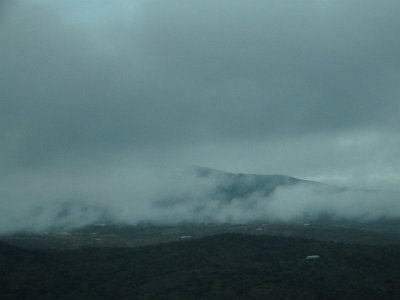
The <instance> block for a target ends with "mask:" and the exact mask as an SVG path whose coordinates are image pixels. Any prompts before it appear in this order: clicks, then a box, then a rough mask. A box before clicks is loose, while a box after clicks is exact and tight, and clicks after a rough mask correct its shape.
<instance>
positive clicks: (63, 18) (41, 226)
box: [0, 0, 400, 233]
mask: <svg viewBox="0 0 400 300" xmlns="http://www.w3.org/2000/svg"><path fill="white" fill-rule="evenodd" d="M399 10H400V2H399V1H394V0H383V1H376V0H362V1H361V0H355V1H348V0H335V1H333V0H324V1H322V0H321V1H316V0H310V1H295V0H287V1H283V0H269V1H241V0H219V1H215V0H202V1H184V3H183V1H181V0H168V1H164V0H114V1H108V0H96V1H89V0H87V1H79V0H68V1H67V0H41V1H38V0H24V1H12V0H3V1H0V45H1V47H0V66H1V68H0V141H1V143H0V232H2V233H6V232H15V231H20V230H31V231H45V230H48V228H52V227H56V228H74V227H80V226H84V225H86V224H92V223H96V222H109V223H121V224H137V223H140V222H152V223H156V224H171V223H179V222H195V223H199V222H233V223H235V222H236V223H238V222H254V221H257V220H268V221H271V222H306V221H309V220H315V219H318V218H321V216H324V217H327V216H329V218H332V219H354V220H361V221H365V220H376V219H381V218H395V217H399V216H400V201H399V195H400V193H399V186H400V175H399V172H398V170H399V169H400V156H399V155H398V149H400V136H399V134H398V133H399V130H400V121H399V120H400V113H399V112H400V110H399V109H398V108H399V101H398V99H399V98H400V90H399V88H398V82H399V76H400V75H399V72H398V70H400V59H399V53H400V42H399V41H400V40H399V38H398V30H397V28H400V23H399V22H400V21H399V20H400V19H399V18H398V15H397V14H396V12H398V11H399ZM187 165H199V166H208V167H211V168H216V169H220V170H226V171H228V172H230V173H224V172H218V171H215V170H209V169H208V170H207V169H198V170H197V171H193V170H189V171H188V170H185V171H182V170H181V166H187ZM239 173H242V174H239ZM248 174H283V175H262V176H257V175H248ZM284 175H290V176H294V178H293V177H287V176H284ZM296 178H299V179H296ZM302 179H309V180H310V181H304V180H302ZM311 181H312V182H311ZM316 182H321V183H327V184H331V186H329V185H324V184H317V183H316ZM334 186H337V187H348V188H335V187H334ZM381 190H382V191H381ZM383 190H388V191H389V192H384V191H383ZM392 191H393V192H392Z"/></svg>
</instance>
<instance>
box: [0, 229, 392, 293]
mask: <svg viewBox="0 0 400 300" xmlns="http://www.w3.org/2000/svg"><path fill="white" fill-rule="evenodd" d="M313 254H318V255H320V257H321V258H320V259H319V260H313V261H308V260H305V257H306V256H308V255H313ZM399 258H400V247H399V246H366V245H363V246H362V245H350V244H340V243H333V242H321V241H314V240H307V239H298V238H288V237H271V236H253V235H242V234H223V235H217V236H211V237H205V238H202V239H199V240H188V241H181V242H172V243H166V244H159V245H154V246H146V247H139V248H82V249H77V250H65V251H55V250H27V249H22V248H18V247H14V246H10V245H7V244H0V299H52V300H53V299H74V300H75V299H335V300H337V299H346V300H348V299H363V300H368V299H400V259H399Z"/></svg>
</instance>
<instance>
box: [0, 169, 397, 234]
mask: <svg viewBox="0 0 400 300" xmlns="http://www.w3.org/2000/svg"><path fill="white" fill-rule="evenodd" d="M118 178H119V177H117V178H113V177H112V176H110V177H109V179H110V180H109V181H108V182H107V181H103V180H99V179H97V180H98V182H96V181H94V180H93V179H92V181H91V183H90V184H88V185H87V186H76V188H77V187H79V189H75V192H74V193H71V194H67V195H62V194H60V193H59V192H58V191H59V189H57V192H54V191H53V192H52V190H51V189H50V187H47V192H48V193H47V194H44V193H39V192H38V187H37V186H32V188H33V187H34V189H32V190H31V193H28V194H18V191H15V192H14V193H15V194H17V195H20V196H25V197H22V199H25V200H26V202H25V205H24V206H23V207H20V206H19V205H18V203H17V202H12V201H7V199H6V200H5V201H3V202H2V203H1V206H2V210H1V211H0V214H1V221H0V222H1V223H0V225H1V226H0V232H2V233H12V232H15V231H20V230H28V231H46V230H49V228H53V229H54V228H60V229H65V228H67V229H68V228H77V227H81V226H84V225H88V224H93V223H99V222H103V223H104V222H105V223H110V224H128V225H134V224H138V223H141V222H150V223H154V224H158V225H162V224H179V223H227V222H229V223H251V222H260V221H261V222H262V221H268V222H277V223H279V222H297V223H299V222H310V221H315V220H319V219H321V218H330V219H338V220H341V219H344V220H346V219H347V220H349V219H353V220H354V219H355V220H359V221H371V220H376V219H381V218H389V219H390V218H396V217H399V216H400V213H399V210H397V209H394V208H397V206H396V205H398V204H397V202H396V201H397V198H396V195H395V194H391V193H388V192H382V191H369V190H365V191H364V190H352V189H350V188H340V187H335V186H331V185H325V184H321V183H318V182H313V181H307V180H301V179H297V178H293V177H289V176H284V175H254V174H250V175H246V174H233V173H227V172H223V171H218V170H214V169H209V168H203V167H190V168H186V169H184V170H182V169H181V170H179V171H178V169H175V170H174V171H172V170H171V172H169V173H168V174H167V173H165V174H163V176H161V177H160V174H158V176H154V174H144V173H143V174H142V177H141V178H140V177H139V176H136V178H140V180H137V181H135V182H128V181H126V180H125V181H123V180H118ZM40 195H42V196H43V198H39V197H38V196H40ZM63 196H64V197H63ZM30 197H31V198H32V199H34V201H32V200H31V199H29V198H30Z"/></svg>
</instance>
